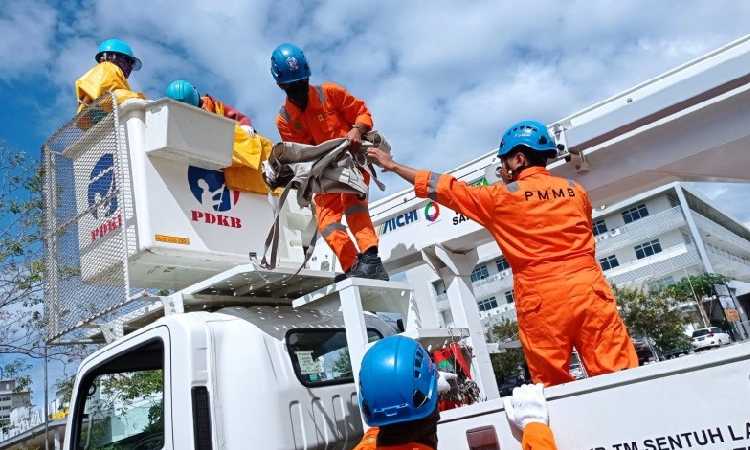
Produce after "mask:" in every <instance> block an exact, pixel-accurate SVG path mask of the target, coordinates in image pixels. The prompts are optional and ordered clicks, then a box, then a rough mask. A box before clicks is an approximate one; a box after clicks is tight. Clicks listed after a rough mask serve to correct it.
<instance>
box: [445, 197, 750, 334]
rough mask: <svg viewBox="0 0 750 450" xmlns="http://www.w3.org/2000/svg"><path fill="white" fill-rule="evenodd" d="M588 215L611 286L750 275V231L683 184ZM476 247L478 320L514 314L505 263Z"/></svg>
mask: <svg viewBox="0 0 750 450" xmlns="http://www.w3.org/2000/svg"><path fill="white" fill-rule="evenodd" d="M593 219H594V222H593V230H592V232H593V233H594V235H595V238H596V257H597V259H598V260H599V263H600V265H601V266H602V269H603V270H604V274H605V276H606V277H607V278H608V279H609V281H610V283H612V284H613V285H615V286H618V287H625V286H627V287H634V288H644V289H655V288H658V287H659V286H662V285H667V284H671V283H673V282H677V281H679V280H680V279H682V278H684V277H685V276H687V275H699V274H702V273H719V274H722V275H725V276H727V277H728V278H730V279H732V280H738V281H743V282H747V281H750V230H748V229H747V228H746V227H744V226H743V225H742V224H740V223H739V222H738V221H736V220H734V219H732V218H731V217H729V216H727V215H726V214H724V213H722V212H720V211H719V210H718V209H717V208H716V207H715V206H714V205H712V204H711V203H710V202H709V201H707V200H705V199H703V198H701V197H700V196H699V195H697V194H695V193H694V192H692V191H691V190H690V188H689V187H688V186H685V185H684V184H682V183H671V184H668V185H665V186H663V187H660V188H658V189H655V190H652V191H649V192H646V193H643V194H640V195H637V196H634V197H631V198H629V199H627V200H625V201H623V202H620V203H617V204H613V205H607V206H604V207H600V208H597V209H596V210H595V211H594V213H593ZM456 220H459V221H460V220H466V219H462V218H461V217H458V219H456ZM477 250H478V253H479V263H478V264H477V265H476V267H475V268H474V271H473V272H472V275H471V281H472V285H473V290H474V295H475V296H476V298H477V303H478V306H479V310H480V316H481V318H482V323H483V325H484V326H485V328H489V327H492V326H493V325H495V324H497V323H500V322H502V321H503V320H506V319H507V320H511V321H514V320H516V311H515V303H514V295H513V274H512V271H511V270H510V267H509V266H508V263H507V261H506V260H505V258H503V256H502V253H501V252H500V249H499V248H498V246H497V245H496V244H495V243H494V242H493V243H491V244H486V245H483V246H480V247H479V248H478V249H477ZM431 281H432V289H431V291H432V293H433V295H434V299H435V301H436V304H437V308H438V310H439V316H440V321H441V322H442V324H443V325H445V326H450V325H452V324H453V318H452V317H451V313H450V308H449V303H448V299H447V296H446V294H445V287H444V284H443V282H442V280H440V279H439V278H438V277H437V276H435V277H434V278H433V279H432V280H431ZM738 306H739V305H738ZM739 310H740V314H741V316H742V320H747V316H746V315H745V314H744V310H743V308H741V307H740V308H739Z"/></svg>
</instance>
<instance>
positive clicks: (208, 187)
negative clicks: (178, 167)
mask: <svg viewBox="0 0 750 450" xmlns="http://www.w3.org/2000/svg"><path fill="white" fill-rule="evenodd" d="M187 178H188V186H189V187H190V192H191V193H192V194H193V197H194V198H195V199H196V200H197V201H198V203H200V204H201V205H202V206H203V207H204V208H210V209H211V211H200V210H191V211H190V214H191V220H192V221H193V222H203V223H207V224H210V225H217V226H224V227H230V228H242V222H241V221H240V219H239V218H238V217H232V216H229V215H226V214H217V213H220V212H227V211H231V210H232V208H233V207H234V206H235V205H236V204H237V202H238V201H239V199H240V193H239V192H238V191H233V190H231V189H229V187H228V186H227V184H226V182H225V181H224V172H222V171H221V170H209V169H203V168H201V167H195V166H189V167H188V173H187Z"/></svg>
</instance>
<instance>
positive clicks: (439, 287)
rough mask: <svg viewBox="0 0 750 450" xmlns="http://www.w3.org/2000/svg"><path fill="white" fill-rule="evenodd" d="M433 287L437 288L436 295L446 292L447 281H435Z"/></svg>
mask: <svg viewBox="0 0 750 450" xmlns="http://www.w3.org/2000/svg"><path fill="white" fill-rule="evenodd" d="M432 288H433V289H435V295H443V294H445V283H444V282H443V280H437V281H433V282H432Z"/></svg>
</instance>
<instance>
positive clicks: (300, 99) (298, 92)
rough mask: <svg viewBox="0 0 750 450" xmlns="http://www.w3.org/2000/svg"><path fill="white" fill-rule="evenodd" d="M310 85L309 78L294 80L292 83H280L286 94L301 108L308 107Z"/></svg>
mask: <svg viewBox="0 0 750 450" xmlns="http://www.w3.org/2000/svg"><path fill="white" fill-rule="evenodd" d="M308 86H309V83H308V80H300V81H294V82H292V83H288V84H282V85H280V87H281V89H283V90H284V92H286V96H287V97H289V100H290V101H291V102H292V103H294V104H295V105H297V106H299V107H300V108H301V109H305V108H306V107H307V100H308V95H307V94H308Z"/></svg>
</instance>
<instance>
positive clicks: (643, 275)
mask: <svg viewBox="0 0 750 450" xmlns="http://www.w3.org/2000/svg"><path fill="white" fill-rule="evenodd" d="M701 264H702V263H701V259H700V256H699V255H698V251H697V250H696V248H695V246H693V245H690V244H684V243H683V244H678V245H674V246H672V247H668V248H665V249H664V250H663V251H662V252H661V253H657V254H655V255H652V256H649V257H647V258H643V259H639V260H635V261H631V262H629V263H626V264H623V265H620V266H618V267H616V268H614V269H611V270H607V271H605V272H604V275H605V276H606V277H607V279H609V281H610V282H611V283H612V284H615V285H618V286H620V285H641V284H643V283H645V282H647V281H650V280H653V279H654V278H658V277H663V276H664V275H667V274H670V273H674V272H678V271H681V270H685V269H688V268H690V267H693V266H696V265H701Z"/></svg>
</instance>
